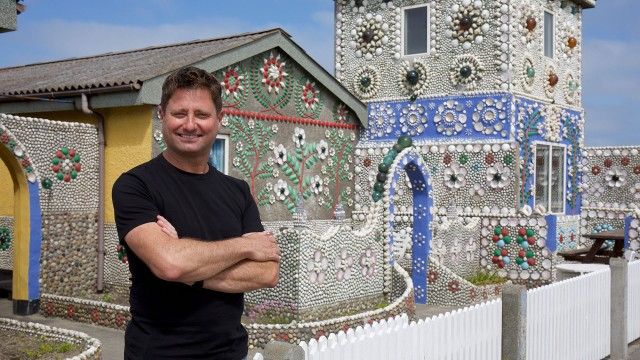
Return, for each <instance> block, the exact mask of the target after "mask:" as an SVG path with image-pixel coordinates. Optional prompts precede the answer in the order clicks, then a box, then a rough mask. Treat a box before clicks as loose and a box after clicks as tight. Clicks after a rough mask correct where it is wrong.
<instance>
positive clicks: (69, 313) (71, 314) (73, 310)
mask: <svg viewBox="0 0 640 360" xmlns="http://www.w3.org/2000/svg"><path fill="white" fill-rule="evenodd" d="M75 315H76V307H75V306H73V305H67V317H69V318H72V317H74V316H75Z"/></svg>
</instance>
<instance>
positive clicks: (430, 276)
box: [427, 270, 438, 284]
mask: <svg viewBox="0 0 640 360" xmlns="http://www.w3.org/2000/svg"><path fill="white" fill-rule="evenodd" d="M427 279H428V281H429V284H434V283H435V282H436V281H438V273H437V272H436V271H435V270H429V274H428V275H427Z"/></svg>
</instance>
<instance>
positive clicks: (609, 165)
mask: <svg viewBox="0 0 640 360" xmlns="http://www.w3.org/2000/svg"><path fill="white" fill-rule="evenodd" d="M611 165H613V160H611V159H604V166H605V167H608V168H610V167H611Z"/></svg>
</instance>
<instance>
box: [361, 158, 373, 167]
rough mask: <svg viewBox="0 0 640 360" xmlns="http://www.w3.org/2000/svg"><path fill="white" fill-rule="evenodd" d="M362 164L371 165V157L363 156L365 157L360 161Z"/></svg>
mask: <svg viewBox="0 0 640 360" xmlns="http://www.w3.org/2000/svg"><path fill="white" fill-rule="evenodd" d="M362 165H364V166H365V167H369V166H371V159H370V158H365V159H364V160H363V161H362Z"/></svg>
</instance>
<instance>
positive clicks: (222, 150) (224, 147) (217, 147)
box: [209, 135, 229, 175]
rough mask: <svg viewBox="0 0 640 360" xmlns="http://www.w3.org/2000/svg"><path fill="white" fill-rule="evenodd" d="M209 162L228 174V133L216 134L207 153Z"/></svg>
mask: <svg viewBox="0 0 640 360" xmlns="http://www.w3.org/2000/svg"><path fill="white" fill-rule="evenodd" d="M209 162H210V163H211V164H212V165H213V166H215V168H216V169H218V170H219V171H220V172H222V173H224V174H227V175H228V174H229V135H218V136H217V137H216V141H215V142H214V143H213V146H212V147H211V153H209Z"/></svg>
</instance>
